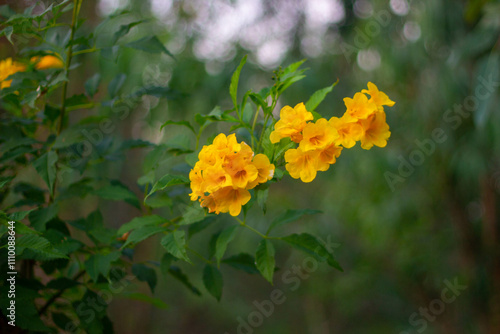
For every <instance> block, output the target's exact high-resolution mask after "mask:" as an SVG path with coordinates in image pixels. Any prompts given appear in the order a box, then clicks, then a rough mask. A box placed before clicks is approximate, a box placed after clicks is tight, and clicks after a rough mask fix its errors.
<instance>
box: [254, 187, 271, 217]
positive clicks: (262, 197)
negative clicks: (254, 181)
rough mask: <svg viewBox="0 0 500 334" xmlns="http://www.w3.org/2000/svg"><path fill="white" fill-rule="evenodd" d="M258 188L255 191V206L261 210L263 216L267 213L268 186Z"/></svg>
mask: <svg viewBox="0 0 500 334" xmlns="http://www.w3.org/2000/svg"><path fill="white" fill-rule="evenodd" d="M258 187H259V188H258V189H257V188H256V189H255V198H256V199H257V204H258V205H259V207H260V208H261V209H262V211H263V212H264V214H266V212H267V207H266V202H267V197H268V195H269V184H264V185H262V186H258Z"/></svg>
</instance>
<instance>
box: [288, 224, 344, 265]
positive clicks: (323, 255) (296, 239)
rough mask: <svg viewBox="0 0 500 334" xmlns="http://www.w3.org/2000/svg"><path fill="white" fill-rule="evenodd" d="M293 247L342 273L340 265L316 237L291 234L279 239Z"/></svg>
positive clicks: (305, 234) (306, 234)
mask: <svg viewBox="0 0 500 334" xmlns="http://www.w3.org/2000/svg"><path fill="white" fill-rule="evenodd" d="M281 240H283V241H285V242H287V243H288V244H290V245H292V246H293V247H295V248H297V249H300V250H302V251H303V252H306V253H307V254H310V255H312V256H314V257H315V258H316V259H317V260H319V261H326V262H327V263H328V264H329V265H330V266H332V267H334V268H336V269H338V270H340V271H343V269H342V267H341V266H340V264H339V263H338V262H337V261H336V260H335V258H334V257H333V255H332V254H331V253H330V252H328V250H327V249H326V247H325V246H324V245H323V244H322V243H320V242H319V241H318V239H316V237H314V236H312V235H310V234H308V233H302V234H292V235H289V236H286V237H283V238H281Z"/></svg>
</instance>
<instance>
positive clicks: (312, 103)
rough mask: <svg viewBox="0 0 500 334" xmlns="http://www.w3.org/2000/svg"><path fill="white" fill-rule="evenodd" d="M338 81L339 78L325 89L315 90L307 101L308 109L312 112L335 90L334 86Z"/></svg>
mask: <svg viewBox="0 0 500 334" xmlns="http://www.w3.org/2000/svg"><path fill="white" fill-rule="evenodd" d="M338 83H339V80H338V79H337V81H335V82H334V83H333V84H332V85H331V86H328V87H325V88H323V89H320V90H317V91H316V92H314V94H313V95H312V96H311V97H310V98H309V100H308V101H307V102H306V109H307V111H311V112H312V111H314V110H315V109H316V107H317V106H318V105H319V104H320V103H321V102H322V101H323V100H324V99H325V97H326V95H327V94H328V93H330V92H331V91H332V90H333V87H335V86H336V85H337V84H338Z"/></svg>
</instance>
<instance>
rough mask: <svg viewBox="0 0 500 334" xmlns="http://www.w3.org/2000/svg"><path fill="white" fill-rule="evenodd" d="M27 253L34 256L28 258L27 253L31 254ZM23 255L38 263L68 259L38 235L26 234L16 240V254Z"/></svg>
mask: <svg viewBox="0 0 500 334" xmlns="http://www.w3.org/2000/svg"><path fill="white" fill-rule="evenodd" d="M27 251H31V253H32V256H26V253H29V252H27ZM21 253H24V254H23V257H24V258H31V259H34V260H37V261H49V260H54V259H67V258H68V257H67V256H66V255H64V254H62V253H61V252H59V251H58V250H57V249H55V248H54V246H53V245H52V244H51V243H50V242H49V241H48V240H47V239H45V238H44V237H41V236H39V235H37V234H26V235H23V236H21V237H19V238H17V239H16V254H21Z"/></svg>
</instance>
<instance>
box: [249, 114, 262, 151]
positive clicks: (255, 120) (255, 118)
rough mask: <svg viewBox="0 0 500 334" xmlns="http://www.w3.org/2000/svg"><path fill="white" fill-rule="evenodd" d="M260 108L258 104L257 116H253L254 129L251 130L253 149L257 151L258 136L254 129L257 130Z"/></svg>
mask: <svg viewBox="0 0 500 334" xmlns="http://www.w3.org/2000/svg"><path fill="white" fill-rule="evenodd" d="M259 110H260V106H257V110H256V111H255V116H254V117H253V123H252V130H251V133H250V134H251V135H252V150H254V151H255V144H256V143H255V142H256V138H255V135H254V131H255V125H256V124H257V118H259Z"/></svg>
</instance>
